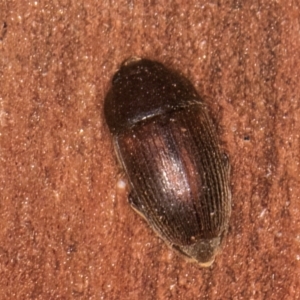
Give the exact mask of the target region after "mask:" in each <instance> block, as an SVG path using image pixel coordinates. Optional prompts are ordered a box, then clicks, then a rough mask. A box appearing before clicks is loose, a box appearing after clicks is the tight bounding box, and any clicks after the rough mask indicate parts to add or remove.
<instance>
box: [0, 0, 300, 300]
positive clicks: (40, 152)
mask: <svg viewBox="0 0 300 300" xmlns="http://www.w3.org/2000/svg"><path fill="white" fill-rule="evenodd" d="M299 9H300V5H299V3H298V2H297V1H296V2H295V1H289V0H288V1H276V2H275V1H274V2H271V1H254V0H253V1H239V0H233V1H222V0H221V1H210V2H208V1H196V0H194V1H185V0H175V1H172V2H168V1H165V0H162V1H155V0H154V1H152V0H151V1H130V0H129V1H122V0H121V1H98V2H96V1H91V0H86V1H67V0H62V1H54V0H53V1H20V0H15V1H14V0H13V1H0V216H1V218H0V226H1V232H0V299H146V300H147V299H300V288H299V286H300V281H299V278H300V277H299V275H300V221H299V220H300V188H299V186H300V184H299V183H300V178H299V171H300V166H299V157H300V153H299V152H300V137H299V132H300V122H299V119H300V101H299V95H300V85H299V78H300V77H299V75H300V55H299V54H300V53H299V51H300V50H299V49H300V36H299V26H300V24H299V20H300V11H299ZM132 55H136V56H140V57H147V58H150V59H154V60H159V61H161V62H163V63H164V64H166V65H168V66H170V67H172V68H174V69H177V70H181V71H182V72H183V73H184V74H185V75H186V76H187V77H188V78H190V79H191V81H192V82H193V84H194V85H195V86H196V89H197V91H198V92H199V94H200V95H202V96H203V97H204V99H205V101H206V103H207V105H208V106H209V107H210V110H211V111H212V112H213V117H214V119H215V120H216V122H217V124H218V131H219V134H220V138H221V139H222V141H223V147H224V148H225V149H226V150H227V152H228V153H229V155H230V161H231V186H232V192H233V208H232V209H233V210H232V217H231V221H230V229H229V234H228V237H227V239H226V243H225V245H224V247H223V250H222V253H221V254H220V255H219V256H218V257H217V259H216V262H215V263H214V264H213V265H212V267H211V268H209V269H201V268H199V267H198V266H197V265H195V264H190V263H187V262H185V261H184V260H183V259H182V258H181V257H178V256H177V255H176V254H174V253H173V252H172V251H171V250H169V249H168V248H167V247H166V246H165V244H164V243H163V242H162V241H161V240H160V239H159V238H158V237H157V236H155V234H154V233H153V232H152V231H151V230H150V229H149V228H148V226H147V224H146V223H145V221H144V220H143V219H141V218H140V216H138V215H137V214H136V213H135V212H134V211H132V210H131V208H130V206H129V205H128V203H127V199H126V197H127V196H126V193H125V192H122V191H120V190H118V189H117V188H116V182H117V179H118V178H119V176H120V175H119V170H118V168H117V164H116V160H115V156H114V154H113V148H112V143H111V140H110V136H109V132H108V128H107V127H106V124H105V122H104V117H103V100H104V97H105V94H106V93H107V91H108V89H109V86H110V80H111V77H112V75H113V74H114V73H115V71H116V70H117V68H118V66H119V65H120V64H121V62H122V61H124V60H125V59H126V58H128V57H130V56H132Z"/></svg>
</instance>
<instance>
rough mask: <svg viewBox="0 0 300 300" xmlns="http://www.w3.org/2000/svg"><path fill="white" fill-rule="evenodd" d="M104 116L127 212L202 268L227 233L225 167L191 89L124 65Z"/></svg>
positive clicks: (141, 63) (176, 78)
mask: <svg viewBox="0 0 300 300" xmlns="http://www.w3.org/2000/svg"><path fill="white" fill-rule="evenodd" d="M104 114H105V118H106V122H107V124H108V127H109V129H110V131H111V133H112V136H113V142H114V147H115V150H116V153H117V156H118V159H119V161H120V163H121V165H122V167H123V169H124V171H125V173H126V175H127V177H128V182H129V184H130V189H131V190H130V195H129V202H130V204H131V205H132V206H133V208H134V209H135V210H137V211H138V212H139V213H140V214H141V215H142V216H144V218H145V219H146V220H147V221H148V223H149V224H150V225H151V227H152V228H153V229H154V230H155V231H156V232H157V233H158V234H159V235H160V236H161V237H162V238H163V239H164V240H165V241H166V243H167V244H168V245H169V246H171V247H172V248H173V249H176V250H177V251H178V252H180V253H181V254H183V255H185V256H186V257H188V258H191V259H193V260H196V261H197V262H199V263H200V264H201V265H203V266H209V265H210V264H211V263H212V262H213V261H214V257H215V255H216V253H217V250H218V248H219V246H220V244H221V242H222V239H223V237H224V235H225V233H226V231H227V228H228V221H229V217H230V212H231V197H230V190H229V165H228V161H227V159H226V156H225V155H224V154H223V153H222V152H221V151H220V148H219V146H218V141H217V135H216V132H215V129H214V127H213V125H212V122H211V120H210V118H209V117H208V114H207V111H206V108H205V106H204V104H203V102H202V101H201V99H200V97H199V96H198V94H197V92H196V90H195V89H194V87H193V86H192V84H191V83H190V82H189V81H188V80H187V79H186V78H185V77H183V76H182V75H180V74H178V73H176V72H174V71H171V70H169V69H167V68H166V67H164V66H163V65H162V64H160V63H158V62H154V61H150V60H147V59H140V60H132V59H131V60H128V61H127V62H125V63H124V64H123V65H122V66H121V68H120V70H119V71H118V72H117V73H116V74H115V75H114V77H113V80H112V88H111V89H110V91H109V93H108V95H107V97H106V99H105V103H104Z"/></svg>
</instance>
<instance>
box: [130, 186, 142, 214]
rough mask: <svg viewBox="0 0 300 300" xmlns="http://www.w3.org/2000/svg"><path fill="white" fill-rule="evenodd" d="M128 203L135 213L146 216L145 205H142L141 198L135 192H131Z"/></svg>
mask: <svg viewBox="0 0 300 300" xmlns="http://www.w3.org/2000/svg"><path fill="white" fill-rule="evenodd" d="M128 201H129V203H130V205H131V206H132V208H133V209H134V210H135V211H137V212H138V213H139V214H142V216H144V212H143V205H142V204H141V202H140V200H139V197H138V195H137V194H136V192H135V191H134V190H131V191H130V193H129V195H128Z"/></svg>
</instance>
